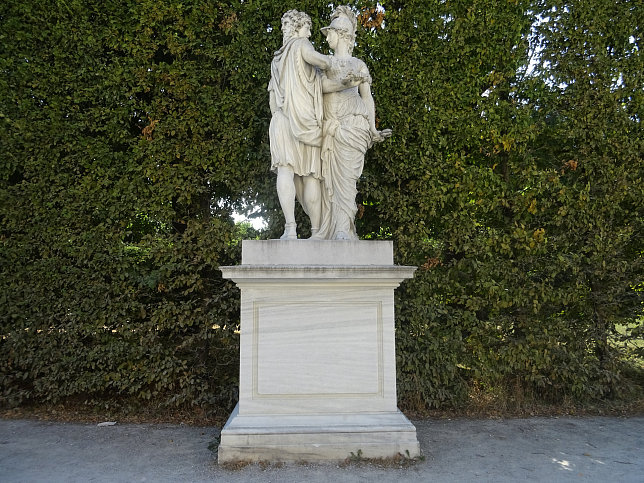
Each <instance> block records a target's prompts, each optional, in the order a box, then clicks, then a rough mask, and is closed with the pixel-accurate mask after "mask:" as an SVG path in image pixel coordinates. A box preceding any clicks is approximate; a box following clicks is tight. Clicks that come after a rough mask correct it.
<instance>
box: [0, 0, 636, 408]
mask: <svg viewBox="0 0 644 483" xmlns="http://www.w3.org/2000/svg"><path fill="white" fill-rule="evenodd" d="M52 3H53V5H45V4H42V3H41V2H35V1H30V0H26V1H21V2H18V1H15V0H9V1H7V2H5V3H4V4H3V5H2V6H1V7H0V32H1V33H0V42H1V43H0V46H1V47H0V48H1V50H0V52H1V56H0V71H1V72H2V76H0V149H1V152H0V217H1V226H0V242H1V247H2V254H1V257H0V264H1V265H0V273H1V274H2V275H1V278H0V307H1V310H0V320H1V326H0V328H1V330H0V335H1V337H2V339H1V341H0V380H1V381H2V384H1V388H2V389H1V390H2V392H1V394H0V397H1V398H2V400H3V402H4V403H5V404H10V405H15V404H20V403H23V402H26V401H55V400H60V399H62V398H65V397H68V396H80V397H82V398H87V399H88V400H96V401H98V400H101V401H106V400H110V399H113V398H117V397H123V396H126V397H132V398H134V399H140V400H148V399H150V400H154V401H156V402H159V403H164V404H184V403H191V404H196V405H200V406H203V407H208V408H226V409H227V408H228V407H229V406H230V405H231V404H232V403H233V402H234V399H235V390H236V387H235V386H236V383H237V361H238V360H237V358H238V339H237V336H236V335H235V329H236V327H237V324H238V317H239V316H238V308H239V305H238V292H237V291H236V289H235V288H234V287H233V285H232V283H231V282H228V281H225V280H222V279H221V277H220V274H219V272H218V271H217V267H218V266H219V265H226V264H235V263H237V262H238V261H239V240H240V239H241V238H243V237H247V236H254V234H252V233H249V232H248V231H247V230H248V229H247V227H243V226H241V227H240V226H236V225H235V224H234V223H233V221H232V216H231V215H232V213H233V212H234V211H235V210H236V209H242V208H243V207H244V206H245V204H246V203H247V202H249V201H251V202H256V203H258V204H259V205H260V206H261V207H262V208H263V213H264V216H265V217H266V219H267V221H268V223H269V229H268V230H267V231H266V232H265V233H263V234H262V236H265V237H272V236H275V235H277V234H278V232H279V228H280V225H281V223H282V221H281V215H280V213H279V209H278V204H277V199H276V195H275V193H274V188H273V185H274V178H273V177H272V176H271V175H270V174H269V172H268V167H269V164H270V160H269V159H270V154H269V150H268V137H267V131H268V122H269V118H270V112H269V109H268V97H267V93H266V85H267V83H268V78H269V75H270V73H269V64H270V60H271V57H272V53H273V51H274V50H276V49H277V48H278V46H279V45H280V43H281V33H280V32H279V19H280V17H281V14H282V13H283V12H284V11H285V10H287V9H288V8H293V7H295V8H299V9H302V10H305V11H307V12H308V13H309V14H310V15H311V16H312V18H313V20H314V28H313V32H314V35H313V38H312V40H313V41H314V42H315V43H316V45H318V46H319V47H320V48H321V49H322V50H324V49H325V48H326V46H325V44H323V42H322V36H321V35H320V34H319V27H320V26H322V24H325V23H326V22H327V21H328V16H329V14H330V11H331V9H330V8H329V6H328V2H326V1H319V0H309V1H303V2H292V1H280V2H275V1H272V0H251V1H245V2H219V1H214V2H203V1H183V2H178V1H167V2H156V1H133V0H132V1H129V2H128V1H119V2H87V1H82V0H68V1H65V2H62V1H58V2H52ZM347 3H352V4H354V5H355V6H356V7H357V8H360V9H362V8H364V7H367V8H372V7H374V6H375V4H374V2H363V1H354V2H347ZM380 4H381V5H382V6H383V7H384V9H385V15H384V22H383V17H382V16H381V15H378V13H377V11H376V10H372V11H371V15H370V14H369V12H368V11H367V13H366V14H365V15H364V16H363V17H362V18H361V22H360V23H362V24H363V26H364V28H363V29H362V30H361V31H360V34H359V38H358V47H357V48H356V52H355V53H356V55H357V56H359V57H361V58H363V59H364V60H365V61H366V62H367V64H368V65H369V67H370V70H371V74H372V76H373V78H374V85H373V91H374V97H375V99H376V105H377V115H378V118H379V123H380V126H381V127H388V128H392V129H393V130H394V136H393V138H392V139H391V140H390V141H388V142H386V143H383V144H382V145H379V146H378V147H375V148H374V149H373V150H371V151H370V152H369V154H368V157H367V160H366V166H365V173H364V176H363V178H362V180H361V183H360V195H359V196H360V199H359V201H360V203H361V204H362V206H363V209H361V210H360V213H361V218H360V219H359V220H358V231H359V234H361V235H362V236H363V237H365V238H370V239H376V238H387V239H393V240H394V243H395V247H396V262H397V263H401V264H408V265H418V266H420V267H421V269H420V270H418V272H417V275H416V277H415V279H414V280H413V281H410V282H406V283H405V284H404V285H403V287H401V289H399V291H398V293H397V334H398V369H399V393H400V396H401V398H403V399H404V400H405V401H406V402H407V404H415V405H417V406H418V407H445V406H451V405H459V404H461V403H463V402H464V401H466V399H467V394H468V391H469V389H470V388H471V386H472V384H477V385H479V386H483V387H487V388H490V390H494V388H498V387H507V386H508V385H509V384H512V385H514V386H517V387H521V388H522V389H523V390H527V391H530V392H531V393H533V394H535V395H536V397H538V398H541V399H543V400H546V401H553V402H557V401H561V400H562V399H563V398H575V399H579V400H587V399H592V398H605V397H613V396H616V395H619V393H620V391H622V390H623V389H624V387H625V382H624V380H623V378H622V369H623V367H622V365H623V361H624V356H625V354H624V352H623V351H622V350H621V349H620V347H621V345H620V344H622V343H624V342H632V341H634V340H636V339H638V337H639V338H640V339H641V330H642V318H641V317H642V293H643V292H642V290H643V286H642V283H643V282H642V280H643V277H642V274H643V258H642V250H643V247H644V243H643V240H642V233H643V232H642V229H643V226H642V225H643V223H644V201H643V200H644V180H643V174H644V165H643V161H642V154H643V152H644V145H643V144H644V136H643V132H642V131H643V130H642V126H641V119H642V116H643V114H644V112H643V111H644V90H643V89H642V86H643V85H644V75H643V72H644V61H643V59H642V53H641V48H642V31H641V26H642V25H644V14H643V13H642V9H641V6H640V5H639V3H638V2H635V1H629V0H621V1H618V2H604V1H600V0H593V1H583V2H582V1H568V2H564V1H556V0H513V1H508V0H476V1H471V0H467V1H466V0H448V1H427V0H422V1H420V0H417V1H414V0H406V1H381V2H380ZM531 59H532V60H536V59H538V62H536V63H534V62H533V63H531ZM300 216H302V214H301V213H300ZM245 230H246V231H245Z"/></svg>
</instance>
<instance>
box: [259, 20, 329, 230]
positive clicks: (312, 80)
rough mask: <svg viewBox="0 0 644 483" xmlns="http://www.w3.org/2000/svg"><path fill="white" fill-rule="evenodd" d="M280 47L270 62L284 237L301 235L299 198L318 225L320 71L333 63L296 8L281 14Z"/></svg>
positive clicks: (275, 158)
mask: <svg viewBox="0 0 644 483" xmlns="http://www.w3.org/2000/svg"><path fill="white" fill-rule="evenodd" d="M282 33H283V43H282V47H281V48H280V49H279V50H278V51H277V52H275V55H274V57H273V61H272V63H271V80H270V82H269V84H268V90H269V92H270V106H271V113H272V118H271V124H270V128H269V137H270V144H271V158H272V165H271V169H272V170H273V171H276V172H277V195H278V197H279V201H280V205H281V207H282V211H283V212H284V218H285V222H286V223H285V226H284V234H283V235H282V236H281V239H284V240H292V239H296V238H297V231H296V224H295V198H296V196H297V199H298V200H299V201H300V203H301V204H302V207H303V208H304V211H305V212H306V214H307V215H308V216H309V218H310V220H311V232H312V233H313V234H316V233H317V231H318V228H319V226H320V216H321V213H320V210H321V185H320V178H321V176H322V166H321V157H320V150H321V148H322V102H323V100H322V77H321V75H320V72H319V70H318V69H327V68H329V67H330V66H331V59H330V57H329V56H326V55H322V54H320V53H318V52H316V51H315V49H314V48H313V45H312V44H311V42H310V41H309V37H310V36H311V19H310V17H309V16H308V15H307V14H306V13H304V12H299V11H297V10H289V11H288V12H286V13H285V14H284V15H283V16H282Z"/></svg>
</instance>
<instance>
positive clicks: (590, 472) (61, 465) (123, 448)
mask: <svg viewBox="0 0 644 483" xmlns="http://www.w3.org/2000/svg"><path fill="white" fill-rule="evenodd" d="M414 424H415V425H416V428H417V431H418V439H419V441H420V445H421V449H422V451H423V454H424V458H423V459H422V460H421V461H417V462H414V463H411V464H404V465H402V467H401V466H400V465H397V464H389V465H387V466H383V465H379V464H378V463H373V462H372V463H369V462H357V463H355V462H354V463H349V464H345V465H335V464H315V465H313V464H288V465H248V466H244V467H241V468H237V469H233V468H222V467H220V466H218V465H217V463H216V454H215V453H213V452H212V451H211V450H210V449H209V446H210V447H211V448H213V447H214V446H215V445H216V441H217V440H218V436H219V428H214V427H190V426H183V425H159V424H138V425H134V424H123V425H121V424H116V425H114V426H101V427H99V426H97V425H95V424H91V425H90V424H73V423H52V422H43V421H33V420H0V481H2V482H29V481H47V482H58V481H61V482H62V481H65V482H70V481H79V482H80V481H82V482H87V481H92V482H101V481H110V482H114V481H116V482H120V481H123V482H125V481H127V482H144V481H148V482H162V481H172V482H177V481H190V482H193V481H194V482H199V481H225V482H242V481H243V482H247V481H261V482H271V481H274V482H302V481H306V482H307V483H315V482H327V481H333V482H356V481H378V483H384V482H400V481H418V482H420V481H423V482H426V481H432V482H452V481H477V482H481V481H483V482H485V481H489V482H503V481H508V482H510V481H512V482H515V481H597V482H607V481H612V482H638V483H640V482H642V481H644V417H630V418H614V417H584V418H572V417H561V418H531V419H507V420H470V419H454V420H423V421H414Z"/></svg>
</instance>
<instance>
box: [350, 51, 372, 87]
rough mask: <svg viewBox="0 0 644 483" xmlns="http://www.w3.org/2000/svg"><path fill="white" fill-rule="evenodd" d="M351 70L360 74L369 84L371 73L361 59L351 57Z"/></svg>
mask: <svg viewBox="0 0 644 483" xmlns="http://www.w3.org/2000/svg"><path fill="white" fill-rule="evenodd" d="M353 70H354V71H356V72H357V73H358V74H360V75H361V76H362V77H364V79H365V80H366V81H367V82H368V83H369V84H371V74H369V67H367V64H365V63H364V61H363V60H362V59H358V58H357V57H353Z"/></svg>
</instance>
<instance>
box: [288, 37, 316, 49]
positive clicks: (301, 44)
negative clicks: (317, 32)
mask: <svg viewBox="0 0 644 483" xmlns="http://www.w3.org/2000/svg"><path fill="white" fill-rule="evenodd" d="M292 42H293V47H296V48H298V49H313V44H312V43H311V41H310V40H309V39H307V38H304V37H299V38H296V39H293V41H292Z"/></svg>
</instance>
